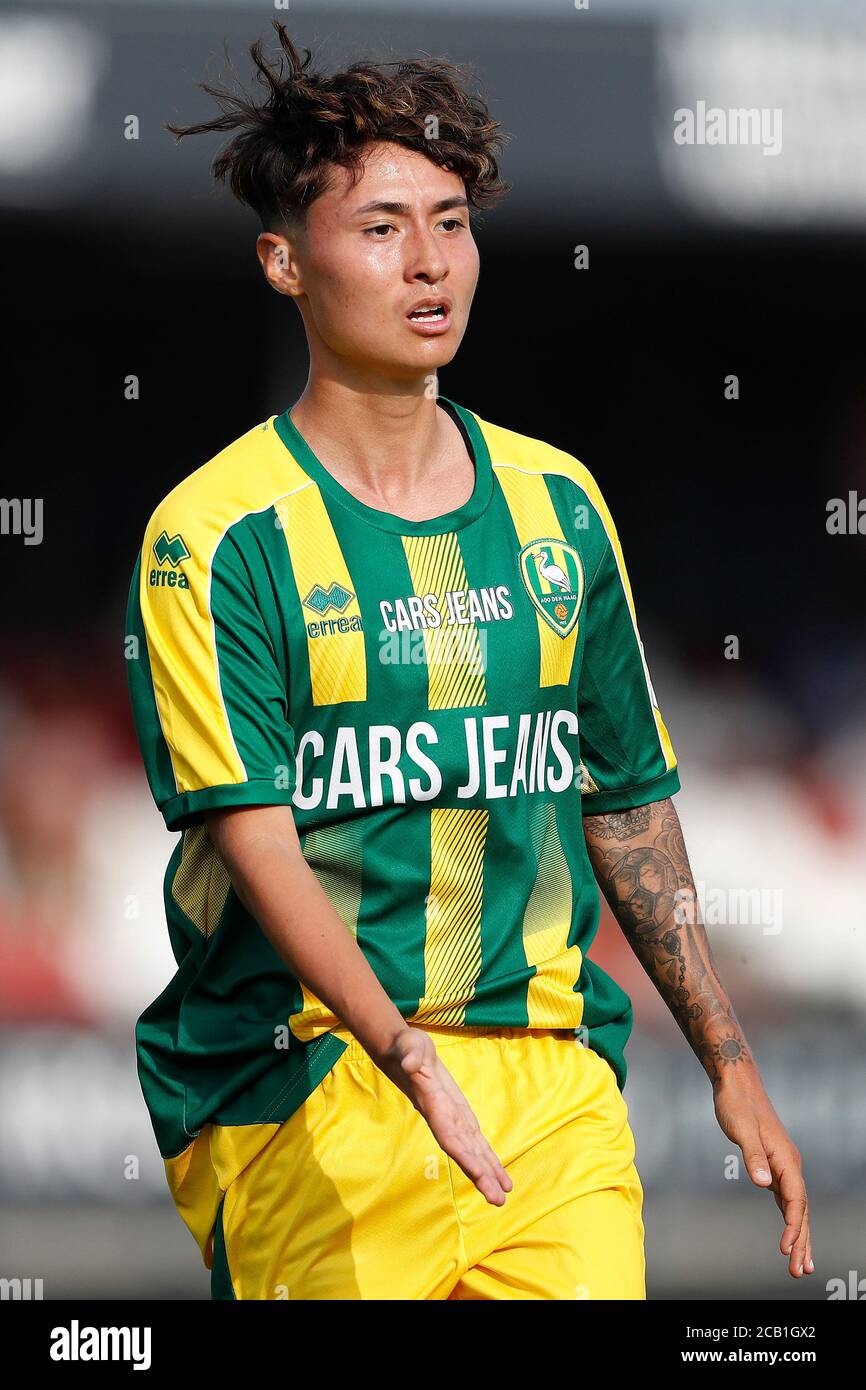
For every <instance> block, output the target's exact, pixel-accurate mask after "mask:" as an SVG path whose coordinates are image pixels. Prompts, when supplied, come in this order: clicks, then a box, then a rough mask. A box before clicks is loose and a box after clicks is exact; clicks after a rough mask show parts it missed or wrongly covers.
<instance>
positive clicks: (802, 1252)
mask: <svg viewBox="0 0 866 1390" xmlns="http://www.w3.org/2000/svg"><path fill="white" fill-rule="evenodd" d="M808 1244H809V1232H808V1227H805V1226H804V1231H803V1234H801V1236H800V1239H799V1240H797V1241H796V1242H795V1244H794V1248H793V1250H792V1251H791V1258H790V1259H789V1261H788V1272H789V1273H790V1274H791V1275H792V1276H793V1277H794V1278H795V1279H802V1277H803V1270H804V1268H805V1264H806V1248H807V1246H808Z"/></svg>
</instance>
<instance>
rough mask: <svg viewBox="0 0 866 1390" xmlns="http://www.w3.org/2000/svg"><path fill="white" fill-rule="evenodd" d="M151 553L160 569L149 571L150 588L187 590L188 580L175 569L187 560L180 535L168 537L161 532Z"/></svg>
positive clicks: (164, 532) (166, 533) (184, 546)
mask: <svg viewBox="0 0 866 1390" xmlns="http://www.w3.org/2000/svg"><path fill="white" fill-rule="evenodd" d="M153 553H154V555H155V556H156V559H157V563H158V564H159V566H160V568H159V569H155V570H151V571H150V585H151V588H154V589H156V588H167V589H188V588H189V580H188V579H187V577H186V575H185V574H184V572H183V570H181V569H178V568H177V566H178V565H180V564H181V563H182V562H183V561H184V560H188V559H189V551H188V550H187V548H186V542H185V541H184V538H183V536H181V535H180V533H178V535H176V536H169V534H168V532H167V531H163V532H162V534H161V535H159V536H157V538H156V540H155V541H154V544H153ZM165 566H168V567H169V568H165Z"/></svg>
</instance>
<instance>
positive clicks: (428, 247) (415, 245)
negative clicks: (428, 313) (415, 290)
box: [406, 227, 448, 286]
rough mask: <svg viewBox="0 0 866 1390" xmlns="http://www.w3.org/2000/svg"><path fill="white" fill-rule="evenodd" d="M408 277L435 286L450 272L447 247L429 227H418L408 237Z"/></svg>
mask: <svg viewBox="0 0 866 1390" xmlns="http://www.w3.org/2000/svg"><path fill="white" fill-rule="evenodd" d="M406 252H407V254H406V279H407V280H421V281H423V283H424V284H425V285H430V286H434V285H437V284H438V283H439V281H440V280H444V279H445V277H446V275H447V274H448V258H447V256H446V254H445V248H444V246H443V245H442V243H441V241H439V240H438V239H437V238H436V237H435V236H434V235H433V233H432V232H431V231H430V229H429V228H428V227H417V228H416V229H415V230H414V232H413V234H412V235H411V236H409V237H407V239H406Z"/></svg>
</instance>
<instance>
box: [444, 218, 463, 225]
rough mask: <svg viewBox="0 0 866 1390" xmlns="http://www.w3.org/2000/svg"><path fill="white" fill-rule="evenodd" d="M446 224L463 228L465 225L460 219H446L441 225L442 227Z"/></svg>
mask: <svg viewBox="0 0 866 1390" xmlns="http://www.w3.org/2000/svg"><path fill="white" fill-rule="evenodd" d="M447 222H450V223H451V225H452V227H465V225H466V223H465V222H464V221H463V219H462V218H460V217H446V218H445V219H444V221H443V222H442V223H441V225H442V226H443V227H444V226H445V224H446V223H447Z"/></svg>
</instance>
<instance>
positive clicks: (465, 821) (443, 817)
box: [412, 807, 490, 1027]
mask: <svg viewBox="0 0 866 1390" xmlns="http://www.w3.org/2000/svg"><path fill="white" fill-rule="evenodd" d="M489 814H490V813H489V812H488V811H486V810H484V809H470V808H462V807H461V808H456V809H455V808H450V807H442V808H438V807H434V809H433V810H432V811H431V813H430V893H429V895H428V898H427V913H426V938H425V944H424V997H423V999H422V1000H421V1002H420V1004H419V1005H418V1010H417V1012H416V1014H415V1015H414V1018H413V1019H412V1021H413V1022H418V1021H420V1020H423V1021H424V1022H427V1023H431V1024H432V1023H435V1024H438V1025H439V1026H440V1027H455V1026H459V1025H460V1024H462V1023H464V1022H465V1020H466V1005H467V1004H468V1003H469V1001H470V1000H471V999H472V997H473V995H474V993H475V985H476V983H477V981H478V976H479V975H480V973H481V909H482V905H483V901H484V846H485V843H486V840H487V822H488V819H489Z"/></svg>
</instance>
